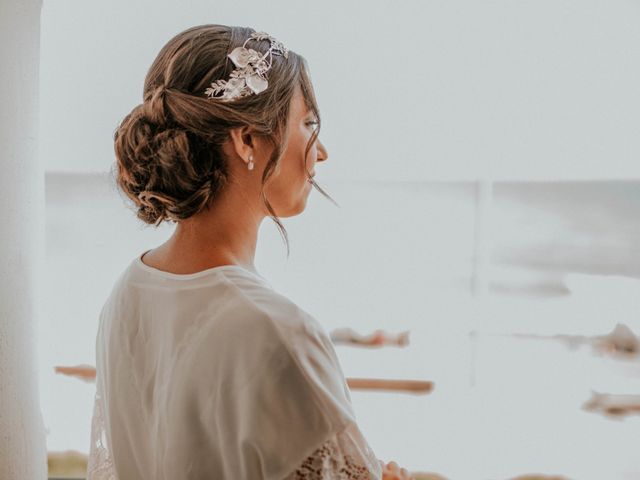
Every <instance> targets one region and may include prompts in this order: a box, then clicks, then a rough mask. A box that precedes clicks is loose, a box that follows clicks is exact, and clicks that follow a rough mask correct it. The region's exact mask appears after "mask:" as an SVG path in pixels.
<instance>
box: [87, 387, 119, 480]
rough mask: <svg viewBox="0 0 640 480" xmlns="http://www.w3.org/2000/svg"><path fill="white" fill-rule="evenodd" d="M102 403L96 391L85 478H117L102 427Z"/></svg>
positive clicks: (95, 479) (108, 479)
mask: <svg viewBox="0 0 640 480" xmlns="http://www.w3.org/2000/svg"><path fill="white" fill-rule="evenodd" d="M103 412H104V410H103V404H102V398H101V396H100V393H99V392H98V391H96V396H95V400H94V406H93V418H92V420H91V446H90V448H89V460H88V462H87V480H117V479H118V477H117V476H116V473H115V470H114V468H113V460H112V459H111V454H110V453H109V448H108V445H107V437H106V432H105V428H104V414H103Z"/></svg>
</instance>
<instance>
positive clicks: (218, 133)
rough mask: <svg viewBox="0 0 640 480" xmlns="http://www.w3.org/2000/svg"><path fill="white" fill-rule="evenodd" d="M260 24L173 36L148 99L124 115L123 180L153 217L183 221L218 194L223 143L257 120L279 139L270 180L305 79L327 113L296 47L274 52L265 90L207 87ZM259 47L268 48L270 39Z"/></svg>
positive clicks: (141, 213) (119, 137)
mask: <svg viewBox="0 0 640 480" xmlns="http://www.w3.org/2000/svg"><path fill="white" fill-rule="evenodd" d="M252 32H254V30H253V29H250V28H243V27H228V26H224V25H201V26H197V27H192V28H190V29H188V30H185V31H183V32H181V33H179V34H178V35H176V36H175V37H173V38H172V39H171V40H169V42H168V43H167V44H166V45H165V46H164V47H163V48H162V49H161V50H160V52H159V53H158V56H157V57H156V59H155V60H154V62H153V64H152V65H151V67H150V69H149V72H148V73H147V76H146V78H145V83H144V93H143V103H141V104H139V105H137V106H136V107H135V108H134V109H133V110H132V111H131V112H130V113H129V114H128V115H127V116H126V117H125V118H124V119H123V120H122V122H121V123H120V125H119V126H118V127H117V129H116V131H115V135H114V140H115V145H114V148H115V156H116V169H117V171H116V182H117V185H118V187H119V188H120V189H121V190H122V191H123V192H124V193H125V194H126V195H127V197H128V198H129V199H130V200H132V201H133V204H134V206H135V208H136V210H137V211H136V215H137V216H138V218H140V219H141V220H142V221H144V222H145V223H148V224H154V225H156V226H157V225H159V224H160V223H161V222H162V221H172V222H178V221H180V220H183V219H186V218H189V217H190V216H192V215H194V214H196V213H198V212H200V211H201V210H202V209H204V208H206V207H208V206H209V205H210V204H211V202H213V201H215V199H216V197H217V195H218V193H219V192H220V191H221V190H222V189H223V188H224V186H225V185H226V184H227V180H228V168H227V159H226V158H225V156H224V154H223V152H222V145H223V143H224V142H225V141H226V139H227V138H228V136H229V130H230V129H232V128H236V127H241V126H251V127H253V128H254V130H255V132H256V133H257V134H258V135H264V136H265V138H267V139H268V140H269V141H270V143H271V144H272V145H273V147H274V148H273V153H272V155H271V157H270V158H269V160H268V161H267V164H266V166H265V170H264V174H263V177H262V184H263V186H264V183H265V182H266V181H267V180H268V178H269V177H270V176H271V174H272V173H273V170H274V169H275V167H276V165H277V162H278V161H279V159H280V157H281V155H282V152H283V150H284V146H283V139H285V138H286V134H287V132H286V122H287V118H288V114H289V105H290V102H291V98H292V97H293V94H294V91H295V87H296V86H297V85H298V86H300V87H301V89H302V92H303V95H304V97H305V102H306V103H307V106H308V107H309V108H310V109H311V110H312V111H314V113H316V116H317V118H319V115H318V108H317V105H316V101H315V98H314V95H313V90H312V87H311V85H310V81H309V77H308V75H307V72H306V67H305V61H304V59H303V58H302V57H301V56H299V55H297V54H296V53H295V52H292V51H289V55H288V58H286V59H285V58H284V57H281V56H274V58H273V66H272V68H271V69H270V70H269V88H268V89H267V90H265V91H264V92H261V93H260V94H258V95H251V96H247V97H243V98H240V99H237V100H234V101H233V102H222V101H220V100H218V99H212V98H207V96H206V95H205V94H204V91H205V90H206V88H207V87H208V86H209V85H210V84H211V83H212V82H214V81H216V80H219V79H227V78H228V77H229V74H230V73H231V71H232V70H233V69H234V65H233V63H232V62H231V60H229V59H228V58H227V54H228V53H230V52H231V51H232V50H233V49H234V48H235V47H237V46H242V44H243V42H244V41H245V40H246V39H247V38H248V37H249V35H250V34H251V33H252ZM252 48H254V49H256V50H258V51H262V52H266V51H267V50H268V48H269V42H268V40H265V41H262V42H259V43H256V44H254V45H252ZM317 130H318V129H316V133H315V135H314V137H312V138H311V141H310V144H311V143H312V142H313V141H315V138H316V137H317ZM308 147H310V145H308ZM263 199H264V201H265V205H266V206H267V208H268V210H269V212H270V213H271V214H272V218H274V220H275V221H276V223H277V224H278V226H279V228H281V231H284V227H282V225H281V223H280V222H279V220H278V218H277V216H276V214H275V212H274V211H273V209H272V208H271V206H270V205H269V202H268V200H267V199H266V198H265V197H264V196H263ZM285 239H286V232H285Z"/></svg>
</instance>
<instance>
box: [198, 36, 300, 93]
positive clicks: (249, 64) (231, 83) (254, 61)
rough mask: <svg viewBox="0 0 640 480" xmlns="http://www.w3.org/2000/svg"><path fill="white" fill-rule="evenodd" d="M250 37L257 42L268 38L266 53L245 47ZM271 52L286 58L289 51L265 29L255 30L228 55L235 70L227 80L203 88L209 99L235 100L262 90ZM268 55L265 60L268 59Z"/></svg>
mask: <svg viewBox="0 0 640 480" xmlns="http://www.w3.org/2000/svg"><path fill="white" fill-rule="evenodd" d="M249 40H255V41H256V42H260V41H262V40H269V42H271V46H270V47H269V50H268V51H267V53H265V54H264V55H262V54H261V53H260V52H257V51H255V50H253V49H251V48H245V45H246V44H247V42H248V41H249ZM273 55H282V56H284V57H285V58H289V50H288V49H287V48H286V47H285V46H284V45H283V44H282V42H280V41H278V40H276V39H275V38H274V37H272V36H271V35H269V34H268V33H265V32H254V33H252V34H251V36H250V37H249V38H247V39H246V40H245V42H244V43H243V44H242V46H241V47H236V48H234V49H233V51H232V52H231V53H230V54H229V55H227V57H229V58H230V59H231V61H232V62H233V64H234V65H235V66H236V69H235V70H234V71H233V72H231V74H230V75H229V80H217V81H215V82H213V83H212V84H211V86H210V87H209V88H207V89H206V90H205V92H204V93H205V95H207V96H208V97H209V98H216V99H219V100H222V101H224V102H226V101H229V100H235V99H236V98H241V97H247V96H249V95H253V94H256V95H257V94H259V93H260V92H264V91H265V90H266V89H267V87H268V86H269V82H267V77H266V73H267V72H268V71H269V69H270V68H271V64H272V62H273ZM267 57H269V58H268V61H267Z"/></svg>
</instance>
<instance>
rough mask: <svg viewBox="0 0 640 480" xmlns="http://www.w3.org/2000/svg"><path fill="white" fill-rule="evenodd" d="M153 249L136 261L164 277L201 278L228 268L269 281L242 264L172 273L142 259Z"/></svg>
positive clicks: (139, 256)
mask: <svg viewBox="0 0 640 480" xmlns="http://www.w3.org/2000/svg"><path fill="white" fill-rule="evenodd" d="M150 251H151V250H146V251H145V252H143V253H142V254H139V255H137V256H136V259H135V260H134V263H135V264H136V265H137V266H138V267H139V268H141V269H143V270H145V271H146V272H149V273H152V274H154V275H156V276H160V277H164V278H171V279H174V280H190V279H193V278H200V277H205V276H208V275H210V274H212V273H215V272H222V271H227V270H231V271H234V270H235V271H241V272H245V273H248V274H250V275H252V276H254V277H257V278H259V279H260V280H262V281H263V282H267V283H268V281H267V280H266V279H265V278H264V277H263V276H262V275H260V274H259V273H257V272H254V271H252V270H249V269H247V268H245V267H243V266H241V265H236V264H231V265H218V266H216V267H211V268H207V269H205V270H200V271H199V272H193V273H172V272H167V271H165V270H160V269H158V268H155V267H152V266H150V265H147V264H146V263H144V262H143V261H142V257H144V256H145V255H146V254H147V253H149V252H150Z"/></svg>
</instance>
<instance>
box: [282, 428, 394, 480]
mask: <svg viewBox="0 0 640 480" xmlns="http://www.w3.org/2000/svg"><path fill="white" fill-rule="evenodd" d="M381 478H382V469H381V466H380V463H379V461H378V459H377V457H376V455H375V454H374V453H373V451H372V450H371V448H370V447H369V444H368V443H367V441H366V440H365V439H364V437H363V436H362V433H361V432H360V429H359V428H358V426H357V425H355V424H349V426H347V428H345V429H344V430H343V431H342V432H339V433H337V434H336V435H334V436H332V437H331V438H330V439H329V440H327V441H326V442H325V443H323V444H322V445H321V446H320V447H319V448H318V449H317V450H315V451H314V452H313V453H312V454H311V456H309V457H308V458H307V459H305V460H304V462H302V465H301V466H300V467H299V468H298V469H297V470H296V471H295V472H293V473H291V474H290V475H289V476H288V477H286V478H285V479H284V480H328V479H329V480H380V479H381Z"/></svg>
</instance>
